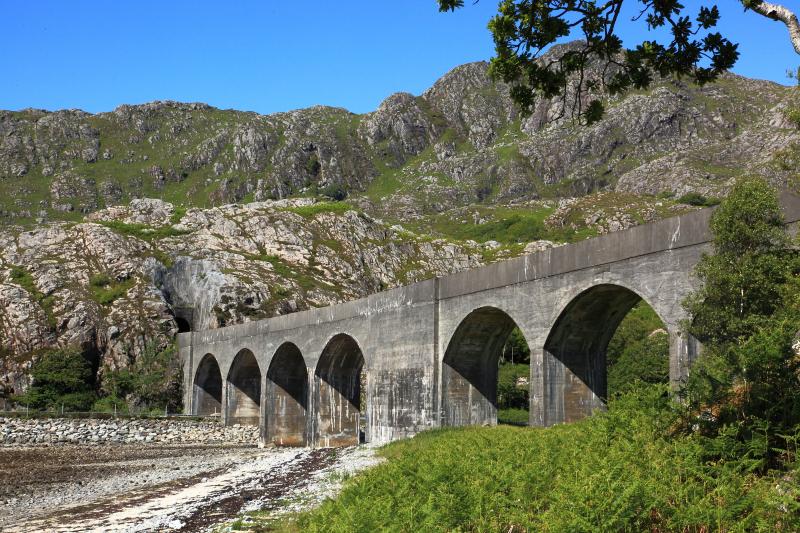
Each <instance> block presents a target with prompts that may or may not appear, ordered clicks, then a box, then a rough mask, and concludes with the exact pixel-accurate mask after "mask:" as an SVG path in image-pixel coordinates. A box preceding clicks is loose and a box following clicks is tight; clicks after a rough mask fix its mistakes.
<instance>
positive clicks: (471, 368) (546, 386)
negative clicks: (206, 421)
mask: <svg viewBox="0 0 800 533" xmlns="http://www.w3.org/2000/svg"><path fill="white" fill-rule="evenodd" d="M781 203H782V207H783V210H784V216H785V219H786V222H787V224H788V226H789V227H790V229H791V230H792V231H797V227H798V221H799V220H800V197H797V196H794V195H792V194H789V193H784V194H782V195H781ZM711 212H712V210H711V209H704V210H700V211H695V212H692V213H689V214H686V215H683V216H679V217H674V218H670V219H666V220H661V221H659V222H655V223H652V224H647V225H643V226H638V227H634V228H631V229H629V230H625V231H620V232H616V233H612V234H609V235H604V236H601V237H597V238H593V239H589V240H586V241H583V242H579V243H576V244H571V245H567V246H561V247H557V248H552V249H549V250H545V251H542V252H538V253H535V254H531V255H526V256H521V257H517V258H514V259H510V260H507V261H502V262H498V263H494V264H491V265H488V266H484V267H481V268H476V269H473V270H469V271H465V272H460V273H457V274H453V275H450V276H445V277H441V278H435V279H430V280H426V281H422V282H419V283H414V284H412V285H408V286H405V287H400V288H397V289H393V290H389V291H385V292H380V293H377V294H374V295H371V296H368V297H366V298H362V299H360V300H355V301H351V302H346V303H343V304H339V305H333V306H330V307H325V308H319V309H312V310H309V311H303V312H299V313H294V314H290V315H284V316H279V317H275V318H270V319H265V320H260V321H257V322H249V323H245V324H241V325H236V326H230V327H225V328H220V329H215V330H207V331H196V332H188V333H182V334H180V335H179V339H178V341H179V348H180V356H181V362H182V365H183V371H184V391H185V392H184V394H185V397H184V405H185V407H186V411H187V412H188V413H190V414H195V415H207V414H211V413H214V412H218V413H221V416H222V419H223V421H224V423H226V424H237V423H239V424H254V425H259V426H260V428H261V439H262V441H263V442H264V443H275V444H277V445H284V446H287V445H288V446H318V447H324V446H343V445H351V444H357V443H359V442H364V441H368V442H377V443H383V442H388V441H392V440H396V439H401V438H405V437H410V436H412V435H414V434H416V433H418V432H420V431H423V430H426V429H430V428H436V427H442V426H463V425H492V424H495V423H496V421H497V409H496V388H497V367H498V364H497V362H498V358H499V355H500V352H501V350H502V347H503V344H504V343H505V341H506V338H507V337H508V335H509V333H510V332H511V331H512V330H513V329H514V327H515V326H516V327H519V328H520V330H521V331H522V333H523V334H524V336H525V339H526V340H527V342H528V345H529V347H530V349H531V365H530V380H529V384H530V419H529V424H530V425H532V426H549V425H552V424H558V423H564V422H571V421H576V420H579V419H581V418H583V417H586V416H588V415H589V414H591V413H592V412H593V411H594V410H596V409H602V408H603V406H604V398H605V396H606V348H607V346H608V343H609V341H610V339H611V337H612V336H613V334H614V331H615V330H616V328H617V326H618V325H619V323H620V321H621V320H622V319H623V318H624V317H625V315H626V314H627V313H628V311H629V310H630V309H631V307H633V306H634V305H635V304H636V303H637V302H638V301H639V300H642V299H644V300H645V301H646V302H647V303H648V304H649V305H650V306H651V307H652V308H653V309H654V310H655V311H656V313H657V314H658V315H659V316H660V318H661V320H662V321H663V322H664V324H665V326H666V329H667V331H668V333H669V346H670V379H671V381H672V382H673V383H679V382H680V381H681V380H682V379H684V378H685V376H686V375H687V373H688V371H689V367H690V366H691V363H692V361H693V360H694V358H695V357H696V355H697V353H698V349H699V345H698V343H697V342H696V341H695V340H694V339H693V338H692V337H691V336H689V335H688V334H687V333H686V332H685V331H684V329H683V325H682V323H683V321H684V319H685V318H686V315H685V311H684V310H683V307H682V305H681V303H682V301H683V300H684V298H685V297H686V296H687V295H688V294H689V293H691V292H692V291H693V290H694V289H695V288H696V284H697V281H696V279H695V278H694V277H693V274H692V272H693V269H694V266H695V265H696V264H697V262H698V261H699V259H700V257H701V256H702V254H703V253H705V252H709V251H710V249H711V248H710V246H711V245H710V239H711V234H710V231H709V220H710V216H711Z"/></svg>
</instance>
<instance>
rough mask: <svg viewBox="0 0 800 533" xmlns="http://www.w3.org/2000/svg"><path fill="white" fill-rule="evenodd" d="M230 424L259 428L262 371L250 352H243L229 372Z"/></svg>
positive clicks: (235, 359)
mask: <svg viewBox="0 0 800 533" xmlns="http://www.w3.org/2000/svg"><path fill="white" fill-rule="evenodd" d="M227 403H228V417H227V420H228V424H243V425H249V426H257V425H258V424H259V420H260V419H261V415H260V405H261V369H260V368H259V366H258V361H256V357H255V356H254V355H253V352H251V351H250V350H242V351H241V352H239V353H238V354H237V355H236V357H235V358H234V360H233V364H232V365H231V369H230V371H229V372H228V402H227Z"/></svg>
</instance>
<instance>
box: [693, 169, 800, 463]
mask: <svg viewBox="0 0 800 533" xmlns="http://www.w3.org/2000/svg"><path fill="white" fill-rule="evenodd" d="M711 228H712V231H713V233H714V254H713V255H707V256H705V257H703V259H702V260H701V261H700V263H699V264H698V266H697V269H696V274H697V276H698V278H699V279H700V280H701V281H702V282H703V285H702V287H701V289H700V290H699V291H697V293H696V294H695V295H693V296H692V297H690V298H689V299H687V301H686V303H685V305H686V308H687V310H688V311H689V313H690V314H691V316H692V321H691V325H690V331H691V333H692V334H693V335H694V336H695V337H697V338H698V339H699V340H700V341H701V342H703V343H704V345H705V350H704V352H703V354H702V355H701V357H700V358H699V359H698V361H697V362H696V363H695V365H694V366H693V367H692V372H691V374H690V376H689V381H688V384H687V387H686V388H685V389H684V390H683V392H682V393H683V395H684V396H685V397H686V399H687V400H688V404H689V407H690V411H689V413H688V414H687V418H686V421H685V425H686V427H687V428H694V427H698V426H699V427H700V429H701V430H702V431H703V434H704V435H706V436H707V437H709V438H710V439H712V440H709V442H708V444H707V446H706V448H707V450H708V453H709V458H710V460H719V458H726V459H727V460H731V461H738V462H739V465H740V466H741V467H743V468H748V469H750V468H757V469H760V470H762V471H763V470H765V469H767V468H783V467H784V466H783V465H785V463H786V460H787V459H788V460H791V459H792V458H793V457H794V454H795V453H796V452H795V451H794V450H796V442H795V440H794V437H792V435H797V434H798V432H800V425H799V424H800V387H798V386H797V380H798V376H800V361H798V358H797V357H796V356H795V355H794V352H793V350H792V339H793V338H794V335H795V333H796V332H797V329H798V324H800V254H798V252H797V251H796V249H793V248H792V246H791V243H790V241H789V238H788V236H787V234H786V232H785V230H784V227H783V221H782V213H781V210H780V206H779V203H778V199H777V195H776V193H775V191H774V190H772V189H771V188H770V187H769V185H768V184H767V183H766V182H765V181H763V180H761V179H746V180H740V181H739V182H737V184H736V185H735V186H734V188H733V190H732V191H731V194H730V196H729V197H728V198H727V199H726V200H725V201H724V202H723V203H722V205H721V206H720V207H719V209H718V210H717V211H715V213H714V215H713V217H712V219H711ZM687 430H688V429H687Z"/></svg>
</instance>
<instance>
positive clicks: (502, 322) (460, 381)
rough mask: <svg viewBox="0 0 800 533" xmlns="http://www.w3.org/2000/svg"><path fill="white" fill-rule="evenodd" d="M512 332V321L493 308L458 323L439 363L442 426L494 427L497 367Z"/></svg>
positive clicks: (478, 312) (513, 329)
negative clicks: (440, 366)
mask: <svg viewBox="0 0 800 533" xmlns="http://www.w3.org/2000/svg"><path fill="white" fill-rule="evenodd" d="M515 330H516V331H519V330H518V329H517V325H516V323H515V322H514V320H513V319H512V318H511V317H510V316H508V314H506V313H505V312H503V311H501V310H500V309H497V308H494V307H481V308H479V309H476V310H475V311H472V312H471V313H470V314H469V315H467V316H466V317H465V318H464V320H462V321H461V323H460V324H459V325H458V328H456V331H455V333H454V334H453V337H452V338H451V339H450V343H449V344H448V345H447V350H446V351H445V354H444V359H443V361H442V425H443V426H468V425H494V424H496V423H497V406H498V402H497V400H498V366H499V365H498V363H499V362H500V359H501V357H504V353H506V350H507V349H508V341H509V340H510V336H511V334H512V332H513V331H515ZM519 335H520V337H521V343H522V344H524V346H525V347H527V343H525V340H524V337H522V335H521V332H520V333H519ZM515 385H516V384H515Z"/></svg>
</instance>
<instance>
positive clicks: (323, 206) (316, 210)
mask: <svg viewBox="0 0 800 533" xmlns="http://www.w3.org/2000/svg"><path fill="white" fill-rule="evenodd" d="M285 210H286V211H289V212H291V213H295V214H297V215H300V216H301V217H303V218H312V217H314V216H316V215H318V214H320V213H336V214H338V215H341V214H344V213H346V212H347V211H355V210H356V209H355V208H354V207H353V206H352V205H350V204H349V203H347V202H317V203H315V204H311V205H302V206H299V207H287V208H285Z"/></svg>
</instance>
